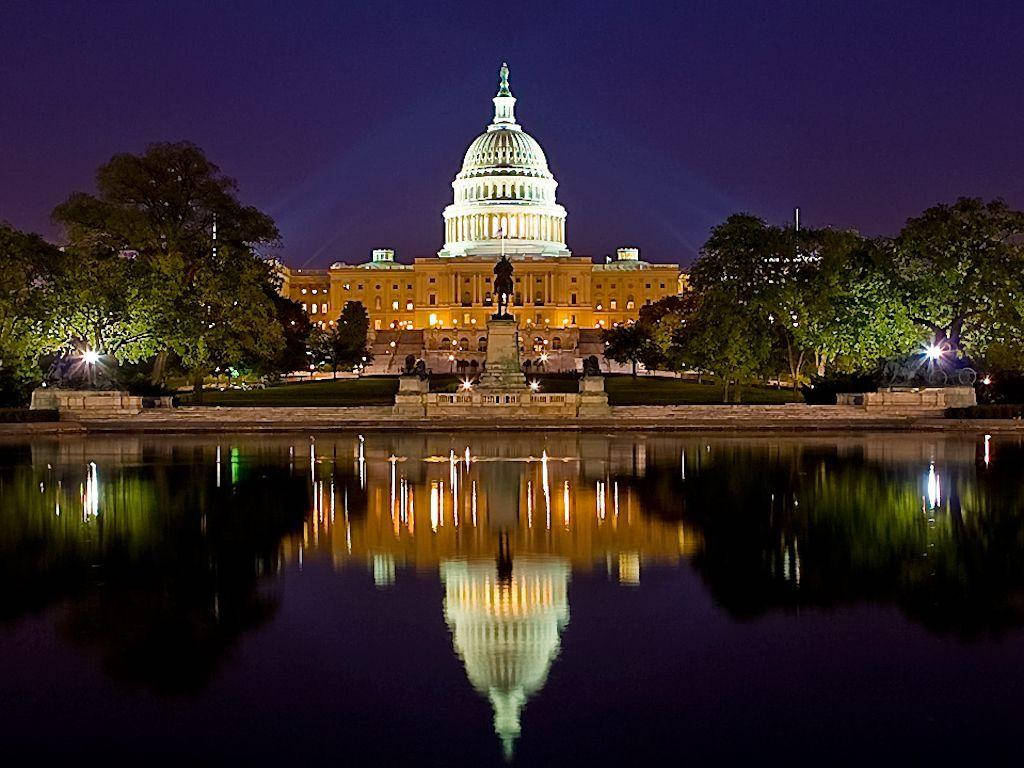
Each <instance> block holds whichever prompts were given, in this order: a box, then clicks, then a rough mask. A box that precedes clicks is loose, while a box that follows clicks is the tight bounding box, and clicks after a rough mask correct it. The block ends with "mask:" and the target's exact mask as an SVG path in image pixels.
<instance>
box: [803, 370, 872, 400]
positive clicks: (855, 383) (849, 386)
mask: <svg viewBox="0 0 1024 768" xmlns="http://www.w3.org/2000/svg"><path fill="white" fill-rule="evenodd" d="M876 389H878V375H877V374H875V373H863V372H859V373H834V374H831V375H828V376H812V377H811V383H810V384H804V385H803V386H801V387H800V391H801V392H802V393H803V396H804V402H806V403H807V404H808V405H835V404H836V395H838V394H839V393H841V392H874V391H875V390H876Z"/></svg>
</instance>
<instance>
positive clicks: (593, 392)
mask: <svg viewBox="0 0 1024 768" xmlns="http://www.w3.org/2000/svg"><path fill="white" fill-rule="evenodd" d="M611 412H612V409H611V406H610V405H608V393H607V392H605V391H604V376H584V377H583V378H582V379H580V399H579V415H580V416H610V415H611Z"/></svg>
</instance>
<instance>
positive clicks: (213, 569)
mask: <svg viewBox="0 0 1024 768" xmlns="http://www.w3.org/2000/svg"><path fill="white" fill-rule="evenodd" d="M204 459H205V461H204ZM91 472H92V470H91V469H90V468H88V467H86V468H82V467H79V466H76V467H73V468H65V467H59V468H57V469H54V470H46V471H40V469H39V468H38V467H36V468H32V467H28V466H24V465H21V466H19V467H17V468H16V469H14V470H10V471H8V473H7V474H6V475H4V476H3V477H2V478H0V482H2V484H3V488H4V519H3V521H2V525H0V580H2V588H0V590H2V591H0V616H5V617H15V616H17V615H20V614H22V613H24V612H25V611H27V610H37V609H40V608H43V607H45V606H47V605H50V604H54V603H57V602H63V603H64V604H65V607H66V611H67V614H66V615H67V619H66V621H65V623H64V628H65V631H66V633H67V634H68V636H69V637H70V638H71V639H72V640H73V641H75V642H77V643H81V644H83V645H86V646H95V647H97V648H98V649H99V650H100V653H101V654H102V656H103V658H104V663H105V665H106V667H107V669H108V670H109V672H110V673H111V674H112V675H113V676H114V677H116V678H118V679H120V680H122V681H125V682H129V683H134V684H140V685H144V686H147V687H152V688H155V689H157V690H159V691H163V692H181V691H188V690H195V689H198V688H200V687H201V686H202V685H204V684H205V682H206V681H207V679H208V678H209V676H210V675H211V673H212V672H213V670H214V668H215V667H216V664H217V662H218V661H219V659H220V658H221V657H222V656H223V654H224V652H225V650H226V649H227V648H228V646H229V645H230V644H231V643H232V642H233V641H234V639H235V638H237V637H238V635H239V634H241V633H242V632H244V631H245V630H247V629H250V628H252V627H254V626H256V625H258V624H259V623H260V622H262V621H264V620H265V619H266V618H267V617H268V616H270V615H271V614H272V613H273V611H274V610H275V607H276V601H275V600H274V599H273V598H272V597H270V596H268V595H267V594H266V593H265V592H263V591H261V590H260V589H259V588H258V582H259V580H260V577H261V576H263V575H264V574H267V573H271V572H273V571H274V570H276V568H277V563H278V552H279V544H280V540H281V537H282V536H284V535H285V534H287V533H290V532H291V531H292V530H294V529H296V528H298V527H300V526H301V523H302V520H303V518H304V514H305V510H306V508H307V502H308V497H309V494H308V485H307V483H306V481H305V478H302V477H300V476H295V477H291V476H289V473H288V471H287V468H286V467H283V466H281V467H280V468H278V467H275V466H260V467H258V468H252V469H251V470H249V471H246V472H243V473H241V476H240V477H238V478H237V479H236V482H235V483H234V484H231V483H224V486H223V487H220V488H218V487H215V476H214V474H213V472H212V471H211V464H210V462H209V457H208V456H206V457H203V456H197V457H196V458H195V460H194V461H191V462H188V461H186V462H184V463H179V462H175V463H159V462H158V463H154V464H144V465H142V466H124V465H116V466H112V467H111V468H110V469H109V470H107V469H105V468H104V467H99V468H98V469H97V470H95V472H94V473H93V474H90V473H91ZM41 483H42V485H40V484H41ZM40 488H42V489H43V492H41V491H40ZM90 494H92V495H90Z"/></svg>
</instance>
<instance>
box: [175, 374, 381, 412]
mask: <svg viewBox="0 0 1024 768" xmlns="http://www.w3.org/2000/svg"><path fill="white" fill-rule="evenodd" d="M397 391H398V378H397V377H395V376H367V377H365V378H362V379H337V380H336V381H332V380H326V381H307V382H299V383H289V384H278V385H277V386H274V387H267V388H266V389H250V390H242V389H228V390H225V391H223V392H218V391H217V390H207V391H206V392H204V393H203V405H225V406H232V405H233V406H259V405H263V406H304V407H312V406H317V405H392V404H394V402H395V392H397ZM179 401H180V402H181V403H182V404H183V405H188V404H189V403H190V402H191V395H188V396H185V397H179Z"/></svg>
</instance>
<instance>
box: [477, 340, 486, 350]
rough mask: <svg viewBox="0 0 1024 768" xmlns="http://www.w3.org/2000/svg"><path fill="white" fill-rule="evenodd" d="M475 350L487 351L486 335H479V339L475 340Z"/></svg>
mask: <svg viewBox="0 0 1024 768" xmlns="http://www.w3.org/2000/svg"><path fill="white" fill-rule="evenodd" d="M476 351H477V352H486V351H487V337H486V336H481V337H480V338H479V339H477V340H476Z"/></svg>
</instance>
